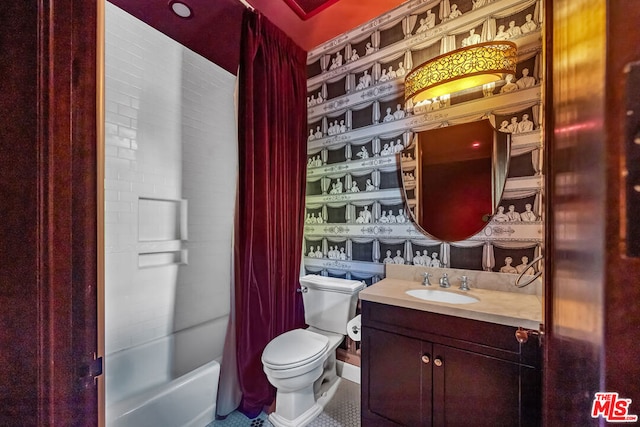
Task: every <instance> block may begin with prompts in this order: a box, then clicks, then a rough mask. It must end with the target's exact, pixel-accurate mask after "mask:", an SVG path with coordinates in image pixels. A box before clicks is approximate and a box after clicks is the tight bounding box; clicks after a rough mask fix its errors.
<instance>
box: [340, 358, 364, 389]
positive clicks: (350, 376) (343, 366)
mask: <svg viewBox="0 0 640 427" xmlns="http://www.w3.org/2000/svg"><path fill="white" fill-rule="evenodd" d="M336 370H337V372H338V375H339V376H340V377H342V378H344V379H345V380H349V381H352V382H354V383H357V384H360V367H359V366H355V365H351V364H349V363H345V362H343V361H341V360H337V361H336Z"/></svg>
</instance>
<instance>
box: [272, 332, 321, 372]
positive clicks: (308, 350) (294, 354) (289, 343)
mask: <svg viewBox="0 0 640 427" xmlns="http://www.w3.org/2000/svg"><path fill="white" fill-rule="evenodd" d="M328 346H329V338H327V337H325V336H324V335H320V334H317V333H315V332H311V331H307V330H306V329H294V330H292V331H289V332H285V333H284V334H282V335H279V336H277V337H275V338H274V339H273V340H271V342H270V343H269V344H267V346H266V347H265V349H264V351H263V352H262V363H263V364H265V365H267V366H268V367H270V368H271V369H290V368H295V367H298V366H300V365H304V364H306V363H309V362H311V361H313V360H314V359H317V358H318V357H320V356H322V354H323V353H324V351H325V350H326V349H327V347H328Z"/></svg>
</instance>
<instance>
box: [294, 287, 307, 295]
mask: <svg viewBox="0 0 640 427" xmlns="http://www.w3.org/2000/svg"><path fill="white" fill-rule="evenodd" d="M296 292H300V293H303V294H306V293H307V292H309V288H307V287H306V286H300V287H299V288H298V289H296Z"/></svg>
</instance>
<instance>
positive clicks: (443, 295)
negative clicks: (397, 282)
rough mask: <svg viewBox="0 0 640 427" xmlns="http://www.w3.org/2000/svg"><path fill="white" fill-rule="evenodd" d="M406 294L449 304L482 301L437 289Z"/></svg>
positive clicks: (416, 290) (419, 290)
mask: <svg viewBox="0 0 640 427" xmlns="http://www.w3.org/2000/svg"><path fill="white" fill-rule="evenodd" d="M406 294H407V295H409V296H412V297H414V298H419V299H422V300H425V301H434V302H446V303H448V304H472V303H474V302H478V301H480V300H479V299H478V298H475V297H472V296H469V295H461V294H456V293H454V292H445V291H438V290H436V289H411V290H410V291H407V292H406Z"/></svg>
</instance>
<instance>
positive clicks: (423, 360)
mask: <svg viewBox="0 0 640 427" xmlns="http://www.w3.org/2000/svg"><path fill="white" fill-rule="evenodd" d="M429 362H431V359H429V355H428V354H423V355H422V363H424V364H428V363H429Z"/></svg>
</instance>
